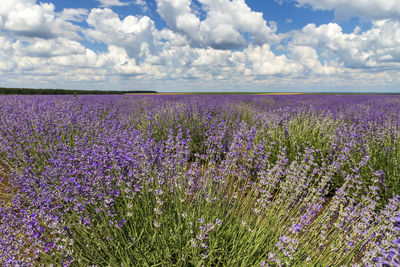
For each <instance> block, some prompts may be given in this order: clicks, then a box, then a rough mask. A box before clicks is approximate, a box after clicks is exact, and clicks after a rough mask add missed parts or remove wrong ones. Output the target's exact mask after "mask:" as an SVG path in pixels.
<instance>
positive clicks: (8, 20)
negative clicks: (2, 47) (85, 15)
mask: <svg viewBox="0 0 400 267" xmlns="http://www.w3.org/2000/svg"><path fill="white" fill-rule="evenodd" d="M68 13H69V14H68ZM72 13H73V12H72V11H71V10H69V11H66V13H64V16H69V19H70V20H71V16H72V18H75V19H77V15H78V13H80V14H82V11H77V12H75V15H73V14H72ZM62 17H63V14H57V13H56V12H55V7H54V5H53V4H51V3H40V4H36V1H34V0H7V1H2V2H1V4H0V29H4V30H7V31H9V32H11V33H13V34H16V35H19V36H25V37H39V38H44V39H49V38H56V37H64V38H69V39H79V38H80V37H79V34H78V33H77V32H78V30H79V27H78V26H76V25H74V24H72V23H70V22H68V21H66V20H64V19H63V18H62ZM78 17H79V15H78Z"/></svg>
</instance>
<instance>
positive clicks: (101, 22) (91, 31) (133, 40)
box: [84, 8, 155, 60]
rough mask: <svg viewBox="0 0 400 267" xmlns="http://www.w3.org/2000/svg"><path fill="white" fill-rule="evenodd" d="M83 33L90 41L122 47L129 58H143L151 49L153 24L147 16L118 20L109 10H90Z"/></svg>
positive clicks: (116, 15)
mask: <svg viewBox="0 0 400 267" xmlns="http://www.w3.org/2000/svg"><path fill="white" fill-rule="evenodd" d="M87 23H88V25H89V26H90V28H88V29H86V30H85V31H84V33H85V35H86V36H87V37H88V38H89V39H92V40H95V41H98V42H103V43H105V44H107V45H114V46H119V47H123V48H124V49H125V50H126V51H127V53H128V55H129V56H130V57H135V58H136V59H137V60H139V59H140V58H143V57H144V56H145V55H146V54H147V53H150V52H151V50H152V49H153V43H154V38H153V32H154V31H155V26H154V22H153V21H152V20H151V19H150V18H149V17H147V16H143V17H137V16H127V17H125V18H124V19H123V20H120V19H119V17H118V14H116V13H114V12H113V11H112V10H111V9H108V8H105V9H98V8H95V9H92V10H91V12H90V14H89V16H88V19H87Z"/></svg>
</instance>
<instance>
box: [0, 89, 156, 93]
mask: <svg viewBox="0 0 400 267" xmlns="http://www.w3.org/2000/svg"><path fill="white" fill-rule="evenodd" d="M127 93H130V94H134V93H138V94H143V93H145V94H149V93H157V91H102V90H66V89H33V88H0V95H120V94H127Z"/></svg>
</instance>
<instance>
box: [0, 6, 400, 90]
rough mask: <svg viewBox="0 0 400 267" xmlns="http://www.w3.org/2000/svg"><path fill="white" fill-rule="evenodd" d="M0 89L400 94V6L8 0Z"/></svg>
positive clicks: (0, 33)
mask: <svg viewBox="0 0 400 267" xmlns="http://www.w3.org/2000/svg"><path fill="white" fill-rule="evenodd" d="M0 86H1V87H29V88H32V87H36V88H76V89H110V90H140V89H146V90H148V89H152V90H158V91H174V92H179V91H341V92H344V91H377V92H400V1H399V0H351V1H349V0H80V1H71V0H52V1H50V0H43V1H41V0H37V1H35V0H0Z"/></svg>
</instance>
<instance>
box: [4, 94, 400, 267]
mask: <svg viewBox="0 0 400 267" xmlns="http://www.w3.org/2000/svg"><path fill="white" fill-rule="evenodd" d="M0 102H1V105H0V160H1V164H0V166H3V167H2V168H3V172H6V173H7V177H6V176H5V175H3V176H4V177H0V180H1V179H3V183H5V181H6V180H7V187H4V186H3V187H0V188H2V191H3V192H1V193H0V264H1V265H15V264H21V265H29V264H33V265H37V264H43V265H47V264H55V265H58V264H61V263H63V264H65V265H70V264H77V265H93V264H95V265H99V266H103V265H104V266H106V265H112V266H114V265H121V264H122V265H123V266H131V265H155V264H161V265H175V264H176V265H191V264H195V265H197V264H204V265H228V266H234V265H245V266H247V265H249V266H253V265H256V266H260V265H278V266H280V265H308V264H309V265H325V266H327V265H329V266H331V265H332V266H333V265H357V264H359V265H360V266H364V265H373V264H375V265H383V264H384V262H385V261H386V262H392V263H393V264H395V261H396V260H397V261H398V260H399V251H398V247H397V250H396V246H397V245H398V243H397V244H396V242H395V241H396V240H397V238H399V237H400V233H399V231H400V229H399V228H396V226H398V225H397V224H398V223H400V218H399V216H400V197H399V196H398V194H400V183H399V182H400V168H399V167H398V162H397V161H398V160H399V159H400V97H396V96H309V95H307V96H303V95H298V96H216V95H213V96H151V97H150V96H85V97H78V98H73V97H67V96H58V97H54V96H41V97H37V96H35V97H31V96H18V97H16V96H7V97H2V98H1V99H0ZM0 173H2V172H1V171H0ZM397 242H398V241H397ZM396 257H397V258H396ZM388 264H389V263H388Z"/></svg>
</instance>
